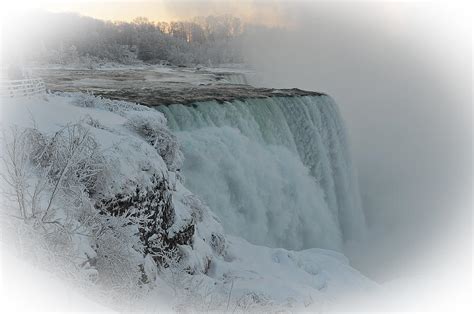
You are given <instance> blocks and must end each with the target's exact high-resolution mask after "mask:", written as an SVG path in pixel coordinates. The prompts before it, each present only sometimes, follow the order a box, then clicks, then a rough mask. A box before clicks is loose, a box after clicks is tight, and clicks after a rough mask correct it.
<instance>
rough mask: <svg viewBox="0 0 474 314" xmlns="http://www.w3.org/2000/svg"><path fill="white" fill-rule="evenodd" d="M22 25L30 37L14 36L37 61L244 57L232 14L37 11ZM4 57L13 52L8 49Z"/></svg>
mask: <svg viewBox="0 0 474 314" xmlns="http://www.w3.org/2000/svg"><path fill="white" fill-rule="evenodd" d="M20 27H21V28H25V29H24V33H25V34H30V36H27V38H24V39H22V38H12V39H10V40H12V41H14V40H15V41H22V40H25V41H27V43H25V44H28V46H29V47H30V49H28V51H29V52H28V53H26V54H25V58H26V59H28V58H30V59H32V60H34V61H41V62H48V63H58V64H68V65H70V64H76V63H80V64H84V63H87V62H90V61H91V60H92V61H94V62H100V61H112V62H118V63H127V64H129V63H133V62H136V61H137V59H138V60H141V61H144V62H148V63H160V62H163V60H166V61H169V62H170V63H172V64H175V65H189V64H208V63H212V64H219V63H232V62H234V63H236V62H242V56H241V54H240V44H239V43H240V40H241V36H242V34H243V29H244V27H243V24H242V23H241V21H240V20H239V19H238V18H235V17H232V16H228V15H224V16H209V17H200V18H195V19H194V20H192V21H173V22H169V23H168V22H152V21H149V20H148V19H147V18H143V17H139V18H136V19H134V20H133V21H132V22H105V21H101V20H97V19H93V18H90V17H84V16H79V15H75V14H70V13H67V14H65V13H55V14H53V13H37V14H35V16H32V17H30V21H29V23H24V25H20ZM8 44H9V43H7V42H4V46H8ZM4 57H6V58H7V59H8V58H9V57H10V56H9V51H5V54H4ZM11 58H15V56H13V55H12V56H11ZM4 61H5V62H7V63H8V62H9V60H4Z"/></svg>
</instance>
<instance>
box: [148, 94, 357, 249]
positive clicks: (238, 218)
mask: <svg viewBox="0 0 474 314" xmlns="http://www.w3.org/2000/svg"><path fill="white" fill-rule="evenodd" d="M157 109H158V110H159V111H161V112H162V113H164V114H165V116H166V118H167V120H168V126H169V127H170V129H171V130H173V131H174V132H175V134H176V136H177V137H178V140H179V142H180V145H181V147H182V151H183V153H184V156H185V161H184V165H183V168H182V169H181V172H182V173H183V175H184V178H185V185H186V186H187V187H188V188H189V189H190V190H191V191H193V192H194V193H196V194H197V195H199V196H200V197H201V198H202V199H204V201H205V202H206V203H207V204H208V205H209V206H210V208H211V209H212V211H213V212H214V213H216V215H217V216H218V218H219V219H220V221H221V223H222V224H223V226H224V228H225V230H226V231H227V232H228V233H230V234H234V235H238V236H242V237H243V238H245V239H246V240H248V241H250V242H252V243H254V244H260V245H266V246H270V247H283V248H287V249H295V250H300V249H307V248H314V247H319V248H327V249H333V250H338V251H341V250H342V248H343V244H344V243H345V242H346V241H348V240H351V241H352V240H357V239H362V238H363V237H364V235H365V231H366V227H365V218H364V214H363V211H362V208H361V202H360V196H359V191H358V186H357V181H356V178H355V173H354V169H353V167H352V164H351V156H350V152H349V144H348V140H347V134H346V131H345V128H344V124H343V121H342V119H341V117H340V114H339V111H338V108H337V105H336V104H335V102H334V101H333V100H332V98H330V97H329V96H327V95H321V96H298V97H267V98H261V99H246V100H242V101H240V100H234V101H231V102H224V103H218V102H216V101H209V102H200V103H195V104H193V105H181V104H175V105H168V106H159V107H157Z"/></svg>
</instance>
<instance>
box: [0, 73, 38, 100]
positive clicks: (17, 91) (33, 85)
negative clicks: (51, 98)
mask: <svg viewBox="0 0 474 314" xmlns="http://www.w3.org/2000/svg"><path fill="white" fill-rule="evenodd" d="M45 93H46V87H45V85H44V82H43V80H42V79H39V78H35V79H33V78H32V79H24V80H0V97H3V98H16V97H30V96H34V95H38V94H45Z"/></svg>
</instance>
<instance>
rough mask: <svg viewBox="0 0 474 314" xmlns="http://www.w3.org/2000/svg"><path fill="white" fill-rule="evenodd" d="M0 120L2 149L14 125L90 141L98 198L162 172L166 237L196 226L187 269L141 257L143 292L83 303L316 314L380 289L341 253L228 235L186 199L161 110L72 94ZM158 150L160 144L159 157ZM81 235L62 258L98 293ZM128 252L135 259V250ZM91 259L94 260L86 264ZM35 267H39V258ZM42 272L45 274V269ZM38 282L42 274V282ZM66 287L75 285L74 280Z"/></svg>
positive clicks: (89, 243) (17, 107)
mask: <svg viewBox="0 0 474 314" xmlns="http://www.w3.org/2000/svg"><path fill="white" fill-rule="evenodd" d="M0 112H1V128H2V130H3V132H4V137H3V139H2V140H3V142H4V144H8V138H9V137H8V136H6V135H5V134H10V133H9V130H11V128H12V127H13V126H17V128H18V129H16V130H17V131H18V130H22V129H26V128H34V129H36V130H38V131H39V132H40V133H41V134H44V135H45V136H52V135H54V134H55V132H58V131H59V130H60V129H63V128H64V127H65V126H67V125H80V126H81V127H82V128H84V129H85V130H87V132H88V134H89V135H90V136H92V138H93V140H94V141H95V142H96V143H97V146H98V151H99V152H100V157H101V158H102V159H101V160H103V162H104V163H105V169H106V171H104V175H105V176H106V177H105V178H104V179H103V180H104V181H103V182H105V183H106V184H105V186H103V187H101V193H102V194H101V195H117V194H119V193H122V194H126V193H127V192H130V191H132V190H133V189H134V187H135V186H138V185H140V186H147V185H150V184H151V183H150V182H151V181H150V180H151V179H150V178H151V177H152V174H157V173H159V174H160V176H161V178H162V179H163V180H165V181H166V182H169V183H170V185H171V188H170V191H171V194H172V210H173V211H174V217H175V218H174V219H173V221H172V222H173V223H172V225H171V226H170V227H169V228H168V229H167V237H169V238H170V239H174V238H173V236H175V235H179V233H180V232H182V230H183V228H186V226H189V225H190V224H191V225H193V226H194V227H193V228H194V234H192V240H191V241H190V242H189V243H188V244H183V245H179V248H180V249H181V252H182V253H183V254H184V255H183V256H184V257H185V258H184V259H183V261H184V266H183V265H181V266H176V268H173V267H170V268H166V269H161V268H160V267H157V266H156V265H155V263H153V262H150V261H149V258H148V257H147V256H143V254H142V255H140V254H139V253H138V252H134V253H128V254H127V255H125V256H127V257H128V258H130V259H137V260H138V262H137V263H138V264H139V265H145V268H146V269H145V272H146V274H147V276H148V278H149V279H150V280H151V282H149V283H148V284H147V285H146V287H147V288H146V289H143V287H142V288H138V287H137V289H138V290H140V289H141V290H140V291H141V292H140V294H139V296H138V297H136V298H129V299H127V298H124V299H122V302H121V303H120V302H119V303H115V304H113V303H111V302H110V300H109V301H107V298H109V297H110V295H109V294H107V293H104V294H98V295H95V296H94V293H92V294H91V293H89V295H88V297H89V298H95V301H94V302H98V301H100V302H103V303H104V304H105V305H107V306H110V307H111V308H114V309H116V310H124V308H123V306H128V307H130V308H129V309H131V308H133V309H142V310H154V309H158V308H160V306H161V305H164V306H167V307H168V308H171V309H173V310H185V309H188V310H189V309H197V310H220V311H225V310H228V311H245V310H255V311H259V310H269V311H274V310H289V309H292V310H297V309H300V310H303V309H306V310H311V311H313V310H322V309H331V308H333V307H337V306H338V305H340V304H341V303H343V302H344V301H343V300H344V299H345V297H349V296H353V295H359V294H361V295H366V294H368V293H371V292H373V291H374V290H377V289H378V285H376V284H375V283H373V282H372V281H370V280H369V279H367V278H366V277H364V276H363V275H362V274H361V273H359V272H358V271H356V270H355V269H353V268H352V267H351V266H350V265H349V263H348V261H347V259H346V258H345V257H344V256H343V255H342V254H340V253H336V252H333V251H329V250H322V249H309V250H304V251H299V252H297V251H288V250H284V249H270V248H267V247H263V246H255V245H252V244H250V243H248V242H246V241H245V240H243V239H240V238H238V237H231V236H228V235H226V234H225V230H223V229H222V226H221V224H220V222H219V221H218V220H217V218H216V217H215V216H214V214H213V213H212V212H211V211H210V209H209V208H208V207H207V206H206V205H205V204H203V203H202V201H200V200H199V198H198V197H197V196H195V195H193V194H192V193H191V192H190V191H188V190H187V189H186V187H185V184H184V185H183V182H185V181H184V180H182V179H181V178H179V176H180V175H179V171H177V169H178V168H179V167H180V163H181V162H182V161H181V159H182V157H183V156H182V153H181V152H179V150H178V151H176V150H173V149H171V148H173V143H174V142H173V141H175V139H173V137H172V135H171V132H170V131H169V130H168V128H167V126H166V119H165V118H164V116H163V115H162V114H161V113H159V112H158V111H155V110H153V109H150V108H147V107H143V106H139V105H135V104H132V103H127V102H123V101H109V100H104V99H99V98H96V97H94V96H90V95H85V94H81V93H72V94H58V95H47V96H45V97H44V98H41V97H39V98H25V99H2V102H1V111H0ZM141 127H145V129H146V128H147V127H150V128H155V130H159V132H160V133H159V134H160V135H159V136H161V137H158V139H159V141H158V140H156V141H155V142H150V140H149V138H147V137H146V134H145V135H144V133H141V131H143V129H141ZM160 145H166V149H164V147H160ZM3 152H4V151H2V153H3ZM184 158H186V156H184ZM96 198H97V197H96V196H94V197H92V196H90V197H88V200H89V201H90V202H91V203H93V202H94V201H97V199H96ZM69 201H72V199H69V200H68V196H67V194H65V195H62V197H61V198H60V199H59V200H58V201H57V203H55V206H56V211H55V213H54V218H55V219H57V220H58V221H60V222H63V221H65V219H66V218H65V217H71V216H74V215H73V214H74V213H71V212H70V211H71V210H72V209H74V208H75V207H74V206H72V205H70V204H71V203H69ZM16 211H18V207H17V206H16V203H15V202H11V201H9V199H6V198H5V199H3V200H2V222H3V223H6V225H14V226H16V225H17V224H18V223H17V222H13V223H10V222H11V221H15V220H16V218H10V216H7V215H6V214H12V215H13V214H15V213H16ZM71 219H72V220H73V223H75V224H79V223H80V222H81V220H80V219H79V218H77V217H73V218H71ZM9 229H12V228H9ZM13 229H14V230H18V229H15V228H13ZM74 230H77V229H74ZM81 230H82V231H81V232H77V233H72V234H71V237H72V241H71V242H70V245H71V246H73V247H72V248H71V250H70V251H71V252H73V254H74V256H73V258H69V259H67V260H68V261H69V263H71V264H72V266H73V268H77V271H78V272H86V273H89V274H90V273H94V272H96V273H98V277H99V280H98V281H97V274H96V275H95V277H94V276H92V277H93V278H95V279H91V283H90V284H91V285H92V286H94V287H96V288H97V291H99V290H100V289H99V288H100V287H101V280H100V278H101V268H100V265H101V264H100V258H101V256H102V255H100V252H99V251H100V249H97V243H96V242H97V239H93V238H92V239H91V235H92V234H93V232H92V230H89V229H88V228H87V227H86V226H85V227H84V228H83V229H81ZM33 232H38V234H40V233H41V230H37V229H34V231H33ZM84 234H86V235H87V236H84ZM10 236H11V234H10V235H7V236H5V237H3V241H4V242H8V239H11V238H10ZM183 237H184V236H183ZM15 243H16V242H15ZM6 247H7V249H8V250H12V252H13V253H8V254H13V255H15V256H17V257H16V258H19V259H27V258H28V256H30V255H29V254H25V253H22V252H21V248H20V249H19V248H18V247H16V248H12V247H11V246H10V247H9V246H8V245H6ZM25 247H26V248H28V246H25ZM7 249H6V250H7ZM124 249H125V248H124ZM128 249H129V250H132V251H133V248H130V247H129V248H128ZM98 252H99V253H98ZM36 254H40V253H38V252H36ZM56 254H57V252H56ZM94 254H96V256H95V258H96V259H97V260H96V262H95V263H91V262H90V258H91V255H94ZM36 260H40V261H43V260H42V259H41V258H39V259H38V258H37V259H36ZM88 261H89V262H88ZM150 263H151V264H150ZM181 264H183V263H181ZM84 265H87V267H86V266H84ZM94 265H95V266H94ZM69 266H71V265H69ZM8 267H11V263H10V265H8ZM19 267H20V268H21V267H23V266H21V265H19ZM39 267H43V268H44V269H48V267H47V265H45V264H42V265H39ZM179 267H182V268H179ZM183 267H184V268H183ZM86 268H87V269H86ZM53 271H54V269H53ZM45 274H46V273H44V272H43V273H42V275H41V276H43V275H45ZM72 277H74V276H72ZM9 278H10V280H11V277H9ZM81 278H82V277H81ZM102 279H103V278H102ZM68 280H69V282H70V283H71V282H72V284H74V279H71V276H69V278H68ZM3 284H4V289H9V287H10V286H11V285H12V284H13V283H12V282H3ZM82 286H84V284H82ZM44 288H45V289H46V288H47V287H44ZM89 290H91V289H89ZM45 291H46V290H45ZM91 291H92V290H91ZM94 291H95V290H94ZM110 299H112V298H110ZM114 300H116V298H115V299H114ZM24 302H26V303H28V302H29V301H28V300H25V301H24ZM26 303H25V304H26ZM92 304H95V303H92ZM119 304H120V305H119Z"/></svg>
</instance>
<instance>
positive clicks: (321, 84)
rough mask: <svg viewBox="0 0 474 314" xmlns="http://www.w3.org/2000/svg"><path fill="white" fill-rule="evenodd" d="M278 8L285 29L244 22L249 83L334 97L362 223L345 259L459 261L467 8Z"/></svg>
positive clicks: (464, 199)
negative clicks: (364, 231) (361, 239)
mask: <svg viewBox="0 0 474 314" xmlns="http://www.w3.org/2000/svg"><path fill="white" fill-rule="evenodd" d="M280 7H281V8H283V9H282V10H280V12H282V11H283V12H286V16H285V21H286V22H287V23H288V25H290V28H289V29H286V30H283V29H281V30H279V31H268V30H262V31H261V32H258V31H257V32H255V33H252V34H251V35H249V37H248V38H247V44H246V56H247V59H248V62H249V63H250V64H251V65H252V66H253V67H254V68H255V69H256V70H257V73H258V77H257V79H256V80H255V82H258V83H259V84H261V85H266V86H274V87H275V86H276V87H299V88H303V89H310V90H318V91H323V92H326V93H328V94H330V95H331V96H332V97H333V98H334V99H335V100H336V102H337V103H338V104H339V106H340V108H341V111H342V114H343V118H344V119H345V122H346V124H347V128H348V132H349V135H350V139H351V145H352V147H351V148H352V152H353V158H354V160H355V162H356V164H357V167H358V173H359V181H360V189H361V194H362V197H363V202H364V209H365V212H366V215H367V219H368V224H369V228H370V231H371V237H370V238H369V239H368V241H367V243H366V244H364V245H360V244H353V245H349V247H348V252H349V255H350V257H351V258H352V263H353V264H354V266H356V267H357V268H359V269H360V270H362V271H363V272H365V273H366V274H368V275H369V276H371V277H372V278H374V279H376V280H379V281H386V280H392V279H394V278H397V277H399V276H407V275H413V274H414V273H418V272H419V271H420V269H422V268H426V267H427V266H430V267H431V266H432V265H433V263H434V261H433V260H432V259H433V258H434V256H436V257H437V256H439V255H440V254H442V256H443V257H444V258H446V257H449V258H454V257H453V256H454V254H459V256H458V257H459V258H460V259H461V260H462V263H464V264H463V265H464V266H466V267H469V266H470V258H471V254H470V249H471V244H470V239H471V237H470V236H469V233H470V224H471V213H470V211H471V208H472V206H471V205H472V202H471V188H472V184H471V180H472V162H471V160H472V125H471V123H472V120H471V119H472V115H471V110H472V109H471V94H470V93H471V47H470V29H469V18H468V14H467V13H465V11H463V8H462V7H456V6H447V5H445V4H444V5H435V4H433V3H431V4H430V3H418V4H408V3H390V4H389V3H385V4H383V3H379V4H375V3H366V4H364V3H352V4H349V3H344V4H341V3H334V4H332V5H329V4H324V5H322V4H313V5H310V4H302V3H300V4H298V5H291V4H280ZM459 246H462V248H461V249H459V250H458V248H459ZM459 265H460V264H459ZM465 269H467V270H468V271H469V268H465Z"/></svg>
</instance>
